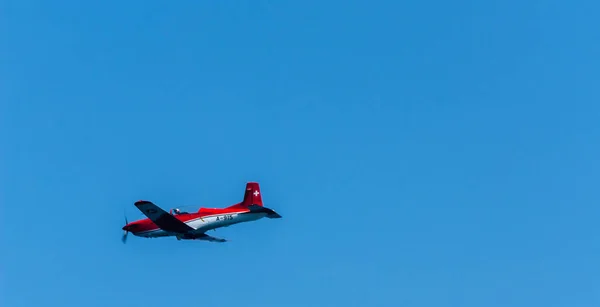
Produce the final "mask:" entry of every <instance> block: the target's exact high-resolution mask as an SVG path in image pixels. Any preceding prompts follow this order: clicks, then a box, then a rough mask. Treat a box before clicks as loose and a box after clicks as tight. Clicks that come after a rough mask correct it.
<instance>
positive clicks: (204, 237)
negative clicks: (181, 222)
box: [194, 233, 227, 242]
mask: <svg viewBox="0 0 600 307" xmlns="http://www.w3.org/2000/svg"><path fill="white" fill-rule="evenodd" d="M194 239H196V240H205V241H211V242H227V240H225V239H221V238H215V237H213V236H209V235H207V234H205V233H203V234H198V235H196V236H195V237H194Z"/></svg>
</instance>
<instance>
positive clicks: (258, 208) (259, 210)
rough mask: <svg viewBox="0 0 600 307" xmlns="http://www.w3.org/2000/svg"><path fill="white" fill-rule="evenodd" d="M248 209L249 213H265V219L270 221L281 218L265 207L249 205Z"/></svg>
mask: <svg viewBox="0 0 600 307" xmlns="http://www.w3.org/2000/svg"><path fill="white" fill-rule="evenodd" d="M248 209H250V213H266V214H267V217H268V218H270V219H279V218H281V215H279V213H277V212H275V211H274V210H273V209H269V208H266V207H261V206H257V205H251V206H249V207H248Z"/></svg>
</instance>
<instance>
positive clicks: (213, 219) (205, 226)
mask: <svg viewBox="0 0 600 307" xmlns="http://www.w3.org/2000/svg"><path fill="white" fill-rule="evenodd" d="M266 215H267V214H266V213H243V214H241V213H240V212H234V213H222V214H215V215H208V216H203V217H202V218H200V217H199V218H195V219H192V220H189V221H186V222H185V223H186V224H187V225H188V226H190V227H192V228H194V229H195V230H194V231H192V233H204V232H206V231H208V230H211V229H216V228H220V227H227V226H230V225H233V224H238V223H244V222H250V221H256V220H258V219H261V218H263V217H265V216H266ZM134 235H136V236H139V237H147V238H150V237H166V236H174V235H176V233H172V232H168V231H164V230H162V229H160V228H159V229H153V230H147V231H141V232H137V233H134Z"/></svg>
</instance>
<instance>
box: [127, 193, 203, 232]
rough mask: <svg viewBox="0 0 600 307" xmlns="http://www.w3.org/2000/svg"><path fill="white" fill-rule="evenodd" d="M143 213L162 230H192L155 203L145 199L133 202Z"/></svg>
mask: <svg viewBox="0 0 600 307" xmlns="http://www.w3.org/2000/svg"><path fill="white" fill-rule="evenodd" d="M134 205H135V206H136V207H137V208H138V209H139V210H140V211H142V213H143V214H144V215H146V216H147V217H148V218H149V219H150V220H151V221H152V222H154V224H156V226H158V227H160V228H161V229H162V230H164V231H170V232H176V233H187V232H189V231H192V230H194V228H192V227H190V226H188V225H187V224H186V223H184V222H182V221H180V220H178V219H177V218H176V217H174V216H172V215H171V214H169V213H167V212H165V210H163V209H161V208H159V207H158V206H157V205H155V204H153V203H152V202H149V201H147V200H140V201H137V202H135V204H134Z"/></svg>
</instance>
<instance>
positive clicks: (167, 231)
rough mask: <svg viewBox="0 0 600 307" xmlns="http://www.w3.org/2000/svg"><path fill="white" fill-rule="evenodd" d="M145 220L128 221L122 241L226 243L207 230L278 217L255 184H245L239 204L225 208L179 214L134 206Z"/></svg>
mask: <svg viewBox="0 0 600 307" xmlns="http://www.w3.org/2000/svg"><path fill="white" fill-rule="evenodd" d="M134 205H135V207H137V208H138V209H139V210H140V211H141V212H142V213H143V214H144V215H145V216H147V218H145V219H141V220H137V221H134V222H131V223H129V222H127V217H126V218H125V226H123V228H122V229H123V230H124V233H123V238H122V241H123V243H125V242H126V241H127V235H128V234H129V233H130V232H131V233H132V234H133V235H135V236H138V237H143V238H159V237H173V236H174V237H176V238H177V240H204V241H210V242H226V241H227V240H226V239H221V238H216V237H213V236H210V235H207V234H206V232H207V231H208V230H216V229H217V228H221V227H228V226H231V225H234V224H238V223H244V222H251V221H256V220H259V219H261V218H263V217H267V218H271V219H272V218H281V215H279V214H278V213H277V212H275V211H274V210H272V209H269V208H266V207H264V206H263V201H262V195H261V194H260V186H259V184H258V182H247V183H246V191H245V192H244V198H243V200H242V202H239V203H236V204H234V205H232V206H229V207H226V208H200V209H199V210H198V211H197V212H192V213H189V212H182V211H181V210H179V209H178V208H175V209H174V210H173V209H171V210H170V211H169V212H168V213H167V212H166V211H164V210H163V209H161V208H159V207H158V206H156V205H155V204H153V203H152V202H150V201H147V200H139V201H136V202H135V203H134Z"/></svg>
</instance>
